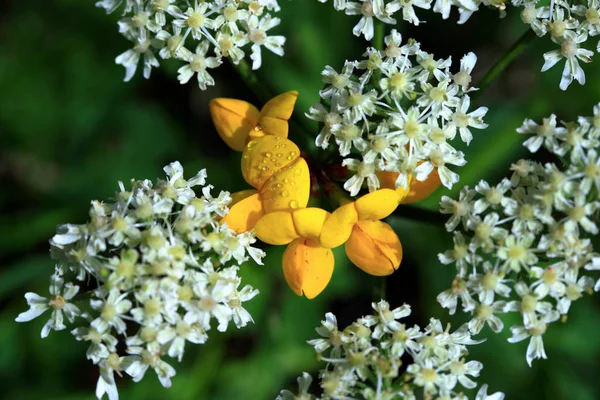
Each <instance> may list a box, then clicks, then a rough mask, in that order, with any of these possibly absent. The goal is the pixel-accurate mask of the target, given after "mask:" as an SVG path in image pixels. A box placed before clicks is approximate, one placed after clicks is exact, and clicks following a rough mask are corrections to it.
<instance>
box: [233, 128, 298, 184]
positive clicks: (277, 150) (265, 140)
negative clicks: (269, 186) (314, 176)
mask: <svg viewBox="0 0 600 400" xmlns="http://www.w3.org/2000/svg"><path fill="white" fill-rule="evenodd" d="M298 158H300V149H299V148H298V146H296V145H295V144H294V142H292V141H291V140H288V139H285V138H282V137H279V136H263V137H261V138H258V139H255V140H253V141H251V142H250V143H248V145H247V146H246V148H245V149H244V153H243V155H242V175H243V176H244V179H245V180H246V182H248V184H249V185H251V186H253V187H254V188H256V189H258V190H260V189H261V188H262V187H263V185H264V184H265V183H266V182H267V180H268V179H269V178H271V177H272V176H273V175H274V174H275V173H277V172H278V171H281V170H282V169H284V168H285V167H287V166H288V165H290V164H292V163H293V162H294V161H296V160H297V159H298ZM309 179H310V178H309Z"/></svg>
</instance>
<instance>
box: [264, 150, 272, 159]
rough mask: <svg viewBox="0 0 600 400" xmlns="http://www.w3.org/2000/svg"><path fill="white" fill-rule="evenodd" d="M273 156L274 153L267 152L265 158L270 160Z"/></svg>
mask: <svg viewBox="0 0 600 400" xmlns="http://www.w3.org/2000/svg"><path fill="white" fill-rule="evenodd" d="M272 156H273V153H271V152H269V151H267V152H266V153H265V157H267V158H270V157H272Z"/></svg>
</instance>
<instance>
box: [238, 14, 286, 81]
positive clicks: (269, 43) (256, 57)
mask: <svg viewBox="0 0 600 400" xmlns="http://www.w3.org/2000/svg"><path fill="white" fill-rule="evenodd" d="M280 22H281V21H280V20H279V18H271V16H270V15H268V14H267V15H266V16H264V17H263V18H262V19H260V21H259V19H258V17H256V16H254V15H253V16H251V17H250V18H248V21H247V23H246V25H247V26H246V29H247V31H248V40H249V41H250V42H251V43H252V54H251V55H250V58H251V59H252V69H258V68H260V66H261V65H262V56H261V50H260V49H261V46H264V47H266V48H267V49H269V50H270V51H272V52H273V53H275V54H277V55H278V56H283V45H284V44H285V37H283V36H268V34H267V31H268V30H270V29H271V28H274V27H276V26H277V25H279V23H280Z"/></svg>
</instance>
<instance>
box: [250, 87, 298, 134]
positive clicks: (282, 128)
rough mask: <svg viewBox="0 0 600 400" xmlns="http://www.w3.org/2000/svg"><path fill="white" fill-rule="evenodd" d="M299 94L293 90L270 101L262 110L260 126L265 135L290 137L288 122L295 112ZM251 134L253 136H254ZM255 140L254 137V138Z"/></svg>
mask: <svg viewBox="0 0 600 400" xmlns="http://www.w3.org/2000/svg"><path fill="white" fill-rule="evenodd" d="M297 99H298V92H297V91H295V90H292V91H290V92H285V93H282V94H280V95H278V96H275V97H273V98H272V99H271V100H269V101H268V102H267V103H266V104H265V105H264V106H263V108H262V110H260V117H259V121H258V125H259V126H260V129H261V130H262V131H261V133H263V134H265V135H274V136H281V137H283V138H287V137H288V131H289V125H288V120H289V119H290V117H291V116H292V113H293V112H294V106H295V105H296V100H297ZM253 134H256V133H253ZM253 134H251V136H252V135H253ZM252 139H254V137H252Z"/></svg>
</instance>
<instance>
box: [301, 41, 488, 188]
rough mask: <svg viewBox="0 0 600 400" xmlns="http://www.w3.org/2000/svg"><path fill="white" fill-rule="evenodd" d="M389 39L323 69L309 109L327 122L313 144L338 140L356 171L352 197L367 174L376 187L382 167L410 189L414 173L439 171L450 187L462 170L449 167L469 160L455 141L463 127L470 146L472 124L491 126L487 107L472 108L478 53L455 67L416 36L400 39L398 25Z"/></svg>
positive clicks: (346, 161)
mask: <svg viewBox="0 0 600 400" xmlns="http://www.w3.org/2000/svg"><path fill="white" fill-rule="evenodd" d="M385 45H386V48H385V50H381V51H379V50H376V49H374V48H369V49H368V50H367V52H366V53H365V54H364V57H365V59H363V60H360V61H346V63H345V64H344V67H343V68H342V70H341V72H337V71H336V70H334V69H333V68H332V67H329V66H327V67H326V68H325V70H324V71H323V73H322V75H323V81H324V82H325V83H326V86H325V88H324V89H323V90H321V91H320V95H321V99H322V101H321V103H319V104H315V105H314V106H313V107H311V108H310V113H309V114H307V117H309V118H311V119H313V120H316V121H319V122H320V123H321V124H322V129H321V131H320V133H319V135H318V136H317V139H316V145H317V146H319V147H321V148H323V149H327V147H328V146H329V142H330V140H331V139H332V138H333V139H334V140H335V143H336V144H337V147H338V150H339V154H340V155H341V156H342V157H345V158H344V160H343V163H342V165H343V166H346V167H347V168H348V169H349V170H350V171H354V175H353V176H352V177H351V178H350V179H349V180H348V181H347V182H346V183H345V184H344V188H345V189H346V190H348V191H349V192H350V193H351V194H352V195H353V196H354V195H356V194H357V193H358V192H359V191H360V189H361V188H362V186H363V183H364V182H365V180H366V182H367V186H368V188H369V191H373V190H376V189H378V188H379V186H380V183H379V179H378V177H377V175H376V172H377V171H393V172H398V173H399V176H398V179H397V181H396V187H400V186H402V187H407V186H408V184H409V181H410V179H412V176H415V177H416V179H417V180H419V181H424V180H426V179H427V178H428V176H429V174H430V173H431V172H432V171H433V170H434V169H437V172H438V173H439V175H440V179H441V181H442V184H443V185H444V186H446V187H448V188H450V187H452V185H453V184H455V183H456V182H458V179H459V176H458V174H457V173H455V172H453V171H451V170H450V168H449V166H450V165H454V166H462V165H464V164H465V163H466V161H465V158H464V154H463V153H462V152H461V151H458V150H456V149H455V148H454V147H453V146H452V145H451V144H450V142H451V141H452V140H454V139H455V137H456V136H457V133H458V136H459V137H460V140H462V141H463V142H465V143H467V144H468V143H469V142H470V141H471V139H472V138H473V135H472V133H471V129H472V128H475V129H483V128H486V127H487V125H486V124H485V123H484V122H483V117H484V116H485V114H486V113H487V111H488V109H487V108H486V107H480V108H478V109H476V110H474V111H469V108H470V107H471V99H470V97H469V95H468V93H469V92H471V91H473V90H476V89H475V88H473V87H471V72H472V71H473V68H474V66H475V63H476V62H477V57H476V56H475V54H473V53H469V54H467V55H465V56H464V57H463V58H462V59H461V61H460V69H459V71H457V72H456V73H452V72H450V67H451V65H452V59H451V58H447V59H443V58H442V59H436V58H435V57H434V56H433V54H429V53H427V52H425V51H423V50H421V48H420V44H419V43H418V42H416V41H414V40H409V41H408V42H407V43H405V44H402V37H401V35H400V33H398V32H397V31H396V30H393V31H392V32H391V34H390V35H389V36H387V37H386V38H385ZM348 156H350V157H348ZM356 156H358V157H359V158H358V159H357V158H354V157H356Z"/></svg>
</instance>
